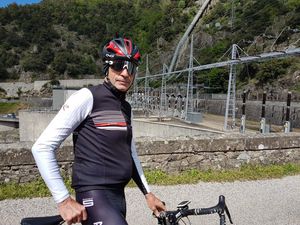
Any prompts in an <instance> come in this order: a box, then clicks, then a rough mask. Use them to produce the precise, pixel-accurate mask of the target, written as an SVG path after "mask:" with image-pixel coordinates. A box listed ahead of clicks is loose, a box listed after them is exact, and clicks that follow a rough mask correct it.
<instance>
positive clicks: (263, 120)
mask: <svg viewBox="0 0 300 225" xmlns="http://www.w3.org/2000/svg"><path fill="white" fill-rule="evenodd" d="M266 98H267V93H266V92H265V91H264V93H263V101H262V107H261V120H260V133H262V134H264V133H266V118H265V117H266Z"/></svg>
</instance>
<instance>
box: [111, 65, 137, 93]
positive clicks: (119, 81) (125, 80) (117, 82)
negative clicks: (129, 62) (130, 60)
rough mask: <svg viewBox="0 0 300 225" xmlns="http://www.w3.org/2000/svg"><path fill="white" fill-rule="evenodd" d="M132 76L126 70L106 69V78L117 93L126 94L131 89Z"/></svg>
mask: <svg viewBox="0 0 300 225" xmlns="http://www.w3.org/2000/svg"><path fill="white" fill-rule="evenodd" d="M134 76H135V75H134V74H133V75H131V74H129V72H128V69H127V68H123V69H122V70H121V71H117V70H114V69H113V68H112V67H111V66H110V67H109V69H108V78H109V80H110V82H111V83H112V85H113V86H115V87H116V88H117V89H118V90H119V91H122V92H126V91H128V89H129V88H130V87H131V85H132V82H133V80H134Z"/></svg>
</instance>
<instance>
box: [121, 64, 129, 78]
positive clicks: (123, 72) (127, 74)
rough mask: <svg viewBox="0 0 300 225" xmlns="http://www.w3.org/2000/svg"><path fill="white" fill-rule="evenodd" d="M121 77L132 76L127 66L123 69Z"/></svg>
mask: <svg viewBox="0 0 300 225" xmlns="http://www.w3.org/2000/svg"><path fill="white" fill-rule="evenodd" d="M121 75H122V76H130V74H129V72H128V69H127V67H126V66H124V68H123V69H122V72H121Z"/></svg>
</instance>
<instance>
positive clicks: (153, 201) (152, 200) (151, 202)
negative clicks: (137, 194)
mask: <svg viewBox="0 0 300 225" xmlns="http://www.w3.org/2000/svg"><path fill="white" fill-rule="evenodd" d="M145 198H146V201H147V204H148V207H149V208H150V209H151V210H152V212H153V213H154V215H155V216H157V217H158V216H159V212H161V211H166V207H165V205H164V204H163V203H162V201H161V200H160V199H158V198H157V197H156V196H155V195H154V194H153V193H152V192H149V193H148V194H146V195H145Z"/></svg>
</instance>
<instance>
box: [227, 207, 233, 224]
mask: <svg viewBox="0 0 300 225" xmlns="http://www.w3.org/2000/svg"><path fill="white" fill-rule="evenodd" d="M225 212H226V214H227V217H228V219H229V222H230V223H231V224H233V222H232V219H231V215H230V213H229V210H228V207H227V205H226V204H225Z"/></svg>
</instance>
